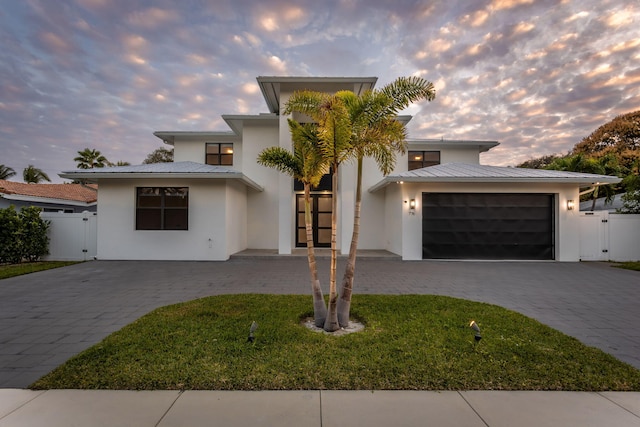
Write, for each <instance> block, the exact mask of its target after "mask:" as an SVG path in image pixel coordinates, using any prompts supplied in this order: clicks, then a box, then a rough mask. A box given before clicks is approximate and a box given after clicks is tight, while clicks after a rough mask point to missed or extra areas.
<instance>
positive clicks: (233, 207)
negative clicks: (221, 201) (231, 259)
mask: <svg viewBox="0 0 640 427" xmlns="http://www.w3.org/2000/svg"><path fill="white" fill-rule="evenodd" d="M249 191H252V190H250V189H248V188H247V187H246V186H245V185H244V184H242V183H240V182H238V181H236V180H228V181H227V185H226V202H225V207H226V238H225V239H226V243H227V248H226V254H227V256H228V255H231V254H234V253H236V252H240V251H242V250H244V249H247V192H249Z"/></svg>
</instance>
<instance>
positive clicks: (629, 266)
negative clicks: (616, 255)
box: [614, 261, 640, 271]
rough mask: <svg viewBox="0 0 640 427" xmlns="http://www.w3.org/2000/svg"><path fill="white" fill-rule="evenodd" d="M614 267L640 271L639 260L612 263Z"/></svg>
mask: <svg viewBox="0 0 640 427" xmlns="http://www.w3.org/2000/svg"><path fill="white" fill-rule="evenodd" d="M614 267H618V268H626V269H627V270H635V271H640V261H629V262H621V263H620V264H616V265H614Z"/></svg>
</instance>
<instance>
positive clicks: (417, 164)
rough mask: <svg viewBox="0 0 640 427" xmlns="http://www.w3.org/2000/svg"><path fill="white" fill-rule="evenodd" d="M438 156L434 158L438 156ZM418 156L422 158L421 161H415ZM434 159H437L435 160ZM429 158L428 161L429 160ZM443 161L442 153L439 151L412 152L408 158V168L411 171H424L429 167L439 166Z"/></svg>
mask: <svg viewBox="0 0 640 427" xmlns="http://www.w3.org/2000/svg"><path fill="white" fill-rule="evenodd" d="M436 154H437V156H434V155H436ZM416 156H420V157H421V158H420V160H414V159H415V157H416ZM433 157H437V160H434V159H433ZM427 158H428V159H427ZM440 161H441V157H440V151H437V150H411V151H409V156H408V165H407V166H408V168H409V170H410V171H411V170H415V169H422V168H426V167H428V166H436V165H439V164H440Z"/></svg>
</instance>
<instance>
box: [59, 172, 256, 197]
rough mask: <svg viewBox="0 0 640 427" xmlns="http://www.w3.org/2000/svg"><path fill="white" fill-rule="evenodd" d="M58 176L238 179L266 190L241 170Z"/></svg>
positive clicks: (93, 179) (67, 174) (66, 175)
mask: <svg viewBox="0 0 640 427" xmlns="http://www.w3.org/2000/svg"><path fill="white" fill-rule="evenodd" d="M58 176H60V177H61V178H65V179H73V180H77V179H83V180H86V181H88V182H94V183H97V182H98V181H99V180H101V179H141V178H143V179H145V178H146V179H149V178H150V179H238V180H240V181H242V182H243V183H244V184H245V185H246V186H247V187H250V188H252V189H254V190H256V191H258V192H262V191H264V187H262V186H261V185H259V184H258V183H256V182H255V181H253V180H251V179H250V178H248V177H247V176H246V175H244V174H243V173H240V172H219V173H216V172H213V173H212V172H124V173H113V172H112V173H109V172H93V173H86V172H62V173H59V174H58Z"/></svg>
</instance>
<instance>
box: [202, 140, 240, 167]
mask: <svg viewBox="0 0 640 427" xmlns="http://www.w3.org/2000/svg"><path fill="white" fill-rule="evenodd" d="M209 147H212V148H214V147H215V148H216V149H214V150H212V152H210V150H209ZM229 148H230V149H231V152H228V151H224V150H225V149H227V150H228V149H229ZM204 162H205V163H206V164H207V165H212V166H233V143H232V142H207V143H205V147H204Z"/></svg>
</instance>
